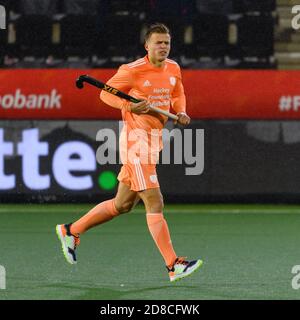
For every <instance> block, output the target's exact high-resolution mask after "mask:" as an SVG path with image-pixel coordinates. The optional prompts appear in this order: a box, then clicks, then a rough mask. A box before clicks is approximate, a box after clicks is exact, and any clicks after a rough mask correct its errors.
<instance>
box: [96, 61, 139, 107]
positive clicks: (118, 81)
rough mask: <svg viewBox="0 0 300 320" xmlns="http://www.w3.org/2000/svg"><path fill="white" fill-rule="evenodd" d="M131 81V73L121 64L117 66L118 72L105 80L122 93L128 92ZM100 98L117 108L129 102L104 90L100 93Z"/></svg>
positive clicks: (125, 105)
mask: <svg viewBox="0 0 300 320" xmlns="http://www.w3.org/2000/svg"><path fill="white" fill-rule="evenodd" d="M132 82H133V80H132V73H131V72H130V70H129V68H128V67H127V66H126V65H123V66H121V67H120V68H119V70H118V72H117V73H116V74H115V75H114V76H113V77H112V78H110V79H109V81H107V84H108V85H110V86H112V87H114V88H116V89H118V90H120V91H123V92H124V93H128V92H129V91H130V89H131V88H132ZM100 99H101V100H102V101H103V102H104V103H106V104H108V105H109V106H111V107H113V108H117V109H122V108H124V107H127V106H128V105H129V104H130V102H129V101H127V100H125V99H122V98H119V97H117V96H115V95H113V94H111V93H108V92H106V91H104V90H102V91H101V93H100Z"/></svg>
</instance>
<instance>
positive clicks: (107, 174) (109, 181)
mask: <svg viewBox="0 0 300 320" xmlns="http://www.w3.org/2000/svg"><path fill="white" fill-rule="evenodd" d="M117 183H118V180H117V175H116V174H115V172H113V171H103V172H101V173H100V175H99V177H98V184H99V187H100V188H101V189H104V190H112V189H114V188H115V187H116V185H117Z"/></svg>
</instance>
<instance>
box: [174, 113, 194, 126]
mask: <svg viewBox="0 0 300 320" xmlns="http://www.w3.org/2000/svg"><path fill="white" fill-rule="evenodd" d="M176 115H177V117H178V120H177V121H175V124H177V123H179V124H181V125H183V126H187V125H188V124H189V123H190V122H191V118H190V117H189V116H188V115H187V114H186V113H185V112H179V113H177V114H176Z"/></svg>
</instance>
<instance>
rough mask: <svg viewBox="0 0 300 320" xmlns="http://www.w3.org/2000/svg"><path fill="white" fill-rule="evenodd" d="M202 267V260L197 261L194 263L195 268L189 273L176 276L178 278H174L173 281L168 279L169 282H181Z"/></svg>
mask: <svg viewBox="0 0 300 320" xmlns="http://www.w3.org/2000/svg"><path fill="white" fill-rule="evenodd" d="M202 265H203V261H202V260H198V262H197V263H196V266H195V268H194V269H193V270H192V271H190V272H189V273H183V274H182V275H178V277H176V278H175V279H173V280H171V279H170V282H176V281H179V280H181V279H183V278H186V277H188V276H190V275H191V274H193V273H194V272H195V271H197V270H198V269H199V268H200V267H201V266H202Z"/></svg>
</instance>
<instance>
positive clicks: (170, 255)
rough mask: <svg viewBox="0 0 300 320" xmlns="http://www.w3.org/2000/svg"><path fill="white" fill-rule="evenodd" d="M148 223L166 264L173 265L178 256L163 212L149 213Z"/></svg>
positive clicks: (147, 216)
mask: <svg viewBox="0 0 300 320" xmlns="http://www.w3.org/2000/svg"><path fill="white" fill-rule="evenodd" d="M146 218H147V224H148V228H149V230H150V233H151V235H152V238H153V240H154V241H155V243H156V245H157V247H158V249H159V251H160V253H161V255H162V256H163V258H164V260H165V263H166V266H172V265H173V263H174V262H175V260H176V258H177V256H176V253H175V251H174V249H173V245H172V241H171V237H170V233H169V228H168V225H167V222H166V220H165V218H164V216H163V214H162V213H147V215H146Z"/></svg>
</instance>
